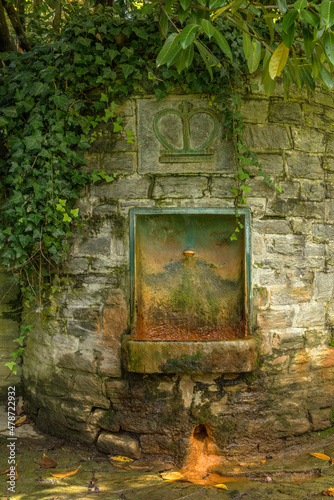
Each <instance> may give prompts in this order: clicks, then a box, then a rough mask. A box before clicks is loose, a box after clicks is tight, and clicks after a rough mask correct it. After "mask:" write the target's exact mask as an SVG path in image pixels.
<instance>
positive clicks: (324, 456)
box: [310, 453, 331, 461]
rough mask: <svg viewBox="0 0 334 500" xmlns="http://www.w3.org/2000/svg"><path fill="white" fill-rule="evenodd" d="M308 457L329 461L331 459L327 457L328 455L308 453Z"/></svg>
mask: <svg viewBox="0 0 334 500" xmlns="http://www.w3.org/2000/svg"><path fill="white" fill-rule="evenodd" d="M310 455H312V457H315V458H320V460H327V461H329V460H330V459H331V457H329V456H328V455H324V454H323V453H310Z"/></svg>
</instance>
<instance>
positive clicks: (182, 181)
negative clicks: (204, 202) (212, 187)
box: [152, 176, 208, 198]
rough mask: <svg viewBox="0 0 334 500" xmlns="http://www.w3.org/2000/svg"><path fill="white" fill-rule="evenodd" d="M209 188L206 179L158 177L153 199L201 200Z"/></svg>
mask: <svg viewBox="0 0 334 500" xmlns="http://www.w3.org/2000/svg"><path fill="white" fill-rule="evenodd" d="M207 187H208V179H207V178H206V177H182V176H179V177H157V178H156V179H155V184H154V188H153V194H152V196H153V198H185V197H186V198H201V197H202V196H204V191H205V190H206V189H207Z"/></svg>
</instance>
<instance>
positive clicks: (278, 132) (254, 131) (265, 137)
mask: <svg viewBox="0 0 334 500" xmlns="http://www.w3.org/2000/svg"><path fill="white" fill-rule="evenodd" d="M244 136H245V141H246V144H247V145H248V146H249V147H250V148H252V149H254V150H274V151H275V150H282V149H290V148H291V144H290V140H289V136H288V134H287V131H286V129H285V127H284V126H282V125H274V124H266V125H254V124H252V125H250V124H246V127H245V131H244Z"/></svg>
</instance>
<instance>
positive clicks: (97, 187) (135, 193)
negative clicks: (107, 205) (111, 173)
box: [90, 174, 150, 199]
mask: <svg viewBox="0 0 334 500" xmlns="http://www.w3.org/2000/svg"><path fill="white" fill-rule="evenodd" d="M149 185H150V180H149V179H146V178H144V177H140V176H139V175H137V174H134V175H131V176H128V177H122V178H119V179H116V180H115V181H114V182H111V183H109V184H107V183H103V184H92V185H91V186H90V192H91V195H92V196H96V197H98V198H102V199H104V198H106V199H118V198H134V199H136V198H146V197H147V194H148V188H149Z"/></svg>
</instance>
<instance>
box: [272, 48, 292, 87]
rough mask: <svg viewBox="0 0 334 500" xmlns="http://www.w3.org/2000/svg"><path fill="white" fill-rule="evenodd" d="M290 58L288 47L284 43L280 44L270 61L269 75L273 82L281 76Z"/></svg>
mask: <svg viewBox="0 0 334 500" xmlns="http://www.w3.org/2000/svg"><path fill="white" fill-rule="evenodd" d="M288 56H289V49H288V47H286V46H285V45H284V43H280V44H279V46H278V47H277V48H276V50H275V52H274V53H273V55H272V56H271V58H270V61H269V75H270V78H271V79H272V80H274V78H276V76H280V74H281V72H282V70H283V68H284V66H285V65H286V62H287V60H288Z"/></svg>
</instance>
